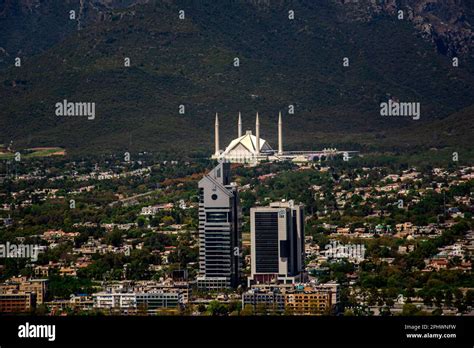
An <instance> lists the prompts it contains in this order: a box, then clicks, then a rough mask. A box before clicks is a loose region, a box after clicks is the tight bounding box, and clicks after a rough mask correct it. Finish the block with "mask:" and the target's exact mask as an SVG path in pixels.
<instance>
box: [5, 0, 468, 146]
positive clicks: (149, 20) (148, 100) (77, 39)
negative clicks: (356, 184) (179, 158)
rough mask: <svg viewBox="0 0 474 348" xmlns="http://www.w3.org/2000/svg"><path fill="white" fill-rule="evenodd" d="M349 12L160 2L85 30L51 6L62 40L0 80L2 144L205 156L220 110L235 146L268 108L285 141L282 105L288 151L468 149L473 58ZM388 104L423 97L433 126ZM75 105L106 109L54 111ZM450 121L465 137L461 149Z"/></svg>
mask: <svg viewBox="0 0 474 348" xmlns="http://www.w3.org/2000/svg"><path fill="white" fill-rule="evenodd" d="M64 6H65V7H67V6H66V5H64ZM341 6H342V5H337V4H335V3H333V2H329V1H328V2H326V1H323V2H312V1H300V2H296V3H294V4H293V6H292V8H293V9H294V11H295V16H296V17H295V19H294V20H292V21H291V20H289V19H288V5H287V4H286V3H285V2H281V3H279V4H275V5H273V4H272V5H271V6H263V5H254V4H252V3H251V2H244V1H239V2H231V3H224V2H222V3H221V2H219V3H215V2H211V1H201V2H199V4H198V3H192V2H189V1H177V2H172V3H170V2H165V1H152V2H150V3H148V4H143V5H136V6H134V7H132V8H120V9H114V10H110V13H111V14H110V16H109V17H107V18H108V19H107V20H104V21H97V22H91V23H90V25H88V26H86V27H85V28H83V29H82V30H80V31H77V30H75V25H76V24H77V23H71V22H70V21H67V20H64V17H63V16H62V17H61V18H63V19H62V21H56V20H53V19H52V18H56V17H55V16H58V13H64V11H65V9H66V8H65V7H61V6H59V5H58V6H52V7H51V8H50V10H51V13H50V17H45V18H44V20H47V21H51V28H54V30H55V31H57V32H58V33H61V34H60V35H61V37H62V38H63V39H62V40H60V39H58V40H57V42H55V43H52V42H48V43H45V44H44V47H45V48H44V49H43V50H42V51H41V52H40V53H38V54H36V55H26V56H24V57H22V58H23V64H22V67H21V68H14V67H11V68H9V69H7V70H5V71H4V72H2V80H1V81H0V82H1V85H0V96H1V99H0V100H1V102H0V129H2V132H1V133H0V142H4V143H8V142H9V141H10V140H12V139H13V140H14V144H15V146H17V147H32V146H61V147H64V148H66V149H67V151H68V153H102V152H110V151H143V150H146V151H159V152H163V151H165V152H166V151H172V152H179V153H182V152H184V153H201V154H205V155H207V154H209V152H210V149H211V148H212V139H213V117H214V113H215V112H216V111H217V112H219V113H220V114H221V132H222V133H223V134H222V135H221V137H222V146H224V145H225V143H226V142H227V141H228V140H230V139H231V138H232V137H235V133H236V129H235V128H236V118H237V113H238V111H241V112H242V113H243V120H244V128H248V129H251V128H254V125H253V123H254V114H255V112H256V111H259V112H260V113H261V123H262V137H264V138H265V139H267V140H269V142H270V143H271V144H276V135H277V134H276V133H277V132H276V120H277V113H278V111H279V110H282V111H283V112H284V114H285V117H284V123H285V134H284V137H285V147H286V148H287V149H302V148H305V149H308V148H317V147H319V146H328V145H332V146H346V147H347V146H353V145H354V144H356V146H362V147H365V148H366V149H391V150H393V149H400V148H401V149H402V150H404V151H405V150H407V149H410V150H411V148H410V147H411V146H412V145H413V144H416V146H417V147H420V148H429V147H445V146H458V147H468V146H469V142H468V140H466V139H469V137H470V135H471V134H472V132H471V130H470V129H469V128H467V127H466V125H469V124H472V123H470V122H471V121H470V118H471V117H472V101H473V100H474V88H472V87H473V85H474V77H473V75H472V73H471V72H470V71H469V70H467V68H466V66H469V63H470V61H469V58H465V59H466V60H465V61H463V60H462V61H461V66H460V67H459V68H453V67H452V65H451V60H450V59H449V58H448V57H446V56H442V55H439V54H438V53H436V51H435V50H433V48H432V46H431V45H430V43H429V42H427V41H425V40H423V39H422V38H421V37H420V35H419V33H418V32H417V31H416V30H415V29H414V28H413V26H412V25H411V24H410V23H409V22H407V21H399V20H397V19H396V17H393V16H388V15H380V16H378V17H376V18H374V19H373V20H372V21H369V22H357V21H349V20H347V18H346V17H345V15H344V11H342V8H341ZM180 9H183V10H184V11H185V19H184V20H179V19H178V11H179V10H180ZM20 19H21V18H20ZM7 23H8V22H2V25H6V24H7ZM48 35H50V33H49V32H45V33H44V36H48ZM51 35H52V34H51ZM58 35H59V34H58ZM124 57H129V58H130V59H131V66H130V67H128V68H126V67H124ZM236 57H237V58H239V60H240V66H239V67H235V66H234V65H233V63H234V59H235V58H236ZM344 57H348V58H349V59H350V66H349V67H348V68H344V67H343V66H342V59H343V58H344ZM12 59H13V57H10V65H11V64H12V61H11V60H12ZM389 97H394V98H398V99H399V100H401V101H410V102H420V103H421V110H422V115H421V120H420V121H413V120H411V119H409V118H384V117H381V116H380V113H379V104H380V102H382V101H386V100H387V99H388V98H389ZM63 99H67V100H70V101H80V102H95V103H96V113H97V115H96V118H95V119H94V120H87V119H86V118H84V117H74V118H71V117H69V118H68V117H58V116H56V115H55V108H54V105H55V103H56V102H58V101H62V100H63ZM180 105H184V107H185V114H184V115H181V114H179V106H180ZM289 105H294V106H295V114H294V115H289V114H287V112H288V106H289ZM460 110H462V111H460ZM451 114H455V115H454V116H449V115H451ZM449 117H451V118H455V119H456V120H457V121H456V122H457V123H456V126H455V127H456V131H455V132H456V139H458V136H459V135H461V139H462V141H461V142H459V141H457V140H456V141H453V140H452V139H453V136H452V134H453V131H450V129H451V128H452V127H453V124H452V123H451V122H450V121H449V120H450V118H449ZM443 119H445V121H443ZM20 125H21V126H20ZM426 130H428V132H427V131H426ZM458 133H459V134H458ZM427 134H429V136H425V135H427ZM421 135H423V136H421ZM401 139H403V141H401ZM357 144H358V145H357ZM407 145H408V146H407Z"/></svg>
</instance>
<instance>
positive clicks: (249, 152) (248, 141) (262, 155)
mask: <svg viewBox="0 0 474 348" xmlns="http://www.w3.org/2000/svg"><path fill="white" fill-rule="evenodd" d="M237 131H238V136H237V138H235V139H234V140H232V141H231V142H230V144H229V145H228V146H227V147H226V149H225V150H224V151H222V150H221V148H220V143H219V116H218V115H217V113H216V121H215V147H214V154H213V155H212V156H211V158H212V159H217V160H220V161H225V162H230V163H249V164H257V163H260V162H261V161H284V160H291V161H293V162H303V163H304V162H309V161H313V160H314V159H315V158H318V159H319V160H321V159H322V158H323V157H324V158H327V157H334V156H336V155H343V156H344V157H345V158H349V153H354V152H355V151H338V150H337V149H324V150H322V151H286V152H284V151H283V122H282V117H281V112H280V113H279V115H278V150H274V149H273V148H272V147H271V146H270V144H269V143H268V141H266V140H265V139H263V138H261V137H260V121H259V117H258V112H257V116H256V119H255V135H253V134H252V131H251V130H248V131H247V132H246V133H245V134H242V117H241V114H240V112H239V120H238V127H237Z"/></svg>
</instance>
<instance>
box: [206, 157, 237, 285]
mask: <svg viewBox="0 0 474 348" xmlns="http://www.w3.org/2000/svg"><path fill="white" fill-rule="evenodd" d="M240 255H241V231H240V208H239V197H238V192H237V186H236V185H235V184H233V183H231V182H230V163H219V164H218V165H217V166H216V167H215V168H214V169H213V170H212V171H211V172H210V173H209V174H207V175H205V176H204V178H202V179H201V180H200V181H199V276H198V279H197V280H198V287H199V288H202V289H209V290H217V289H222V288H230V287H236V286H237V285H238V281H239V277H240V268H241V257H240Z"/></svg>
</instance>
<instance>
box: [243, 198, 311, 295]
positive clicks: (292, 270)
mask: <svg viewBox="0 0 474 348" xmlns="http://www.w3.org/2000/svg"><path fill="white" fill-rule="evenodd" d="M250 243H251V272H252V273H251V276H250V278H249V279H248V284H249V286H251V285H253V284H262V283H279V284H282V283H283V284H291V283H297V282H301V281H303V280H304V279H303V277H304V268H305V267H304V213H303V205H295V204H294V203H293V201H288V202H285V201H282V202H275V203H271V204H270V206H268V207H255V208H252V209H250Z"/></svg>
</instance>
